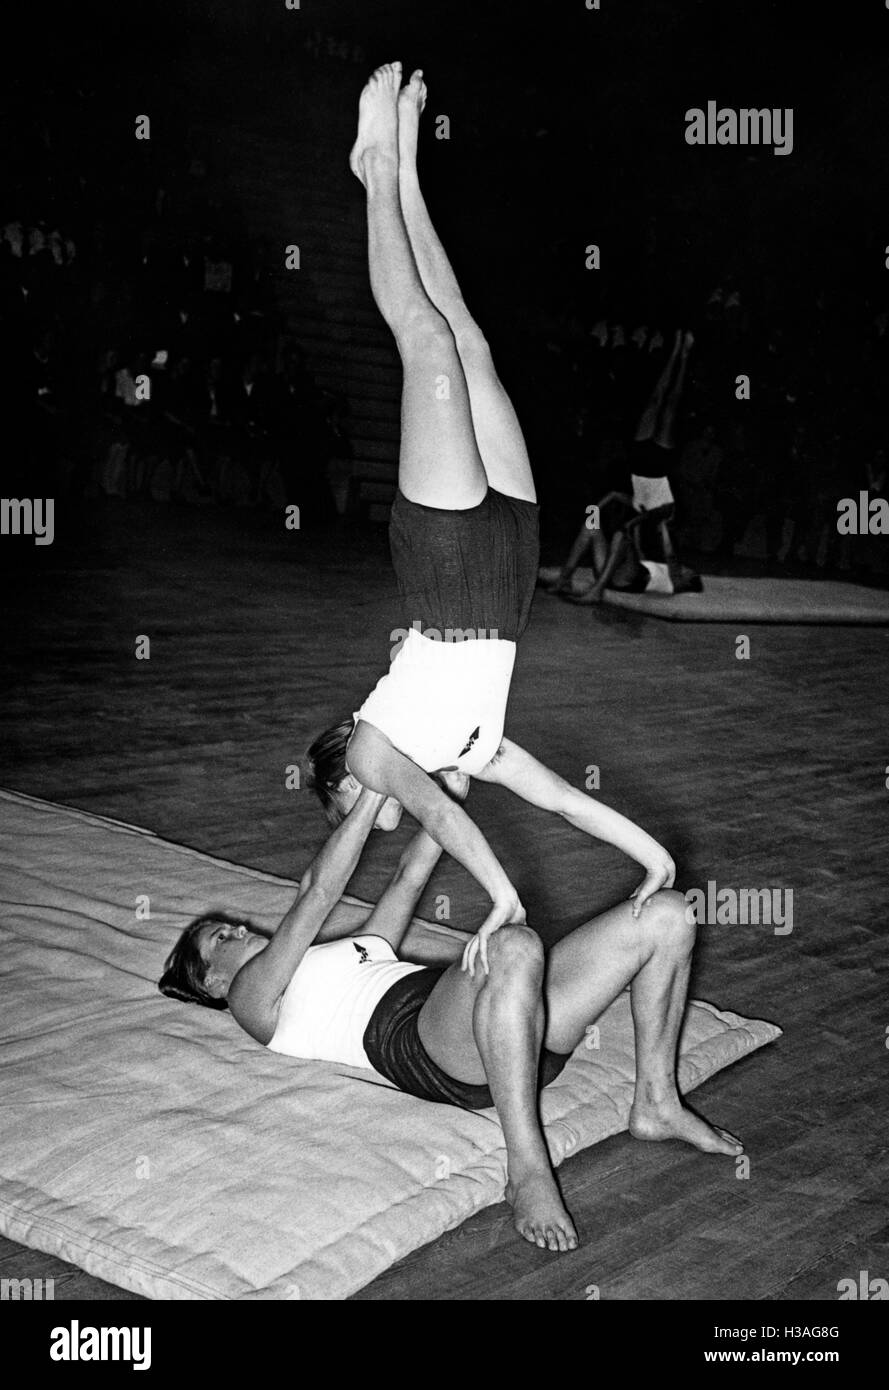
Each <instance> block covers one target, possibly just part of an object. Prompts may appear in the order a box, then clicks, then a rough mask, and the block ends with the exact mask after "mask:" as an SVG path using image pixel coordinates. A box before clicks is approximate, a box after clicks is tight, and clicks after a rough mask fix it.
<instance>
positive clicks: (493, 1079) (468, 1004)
mask: <svg viewBox="0 0 889 1390" xmlns="http://www.w3.org/2000/svg"><path fill="white" fill-rule="evenodd" d="M488 961H489V964H490V971H491V973H490V974H489V975H485V974H484V972H483V971H482V970H481V969H478V970H477V971H476V978H475V980H473V979H471V977H470V976H469V975H468V974H467V973H466V972H465V971H463V970H461V969H460V966H459V965H453V966H451V968H450V970H448V971H447V972H446V974H444V975H443V976H442V978H441V979H440V980H439V981H438V983H437V984H436V986H435V989H434V990H433V991H432V993H431V994H430V996H429V998H428V999H427V1000H426V1003H425V1004H424V1005H423V1008H422V1010H421V1011H420V1016H419V1020H418V1026H419V1032H420V1040H421V1041H422V1043H423V1046H424V1047H425V1048H426V1051H427V1052H428V1053H429V1055H430V1056H431V1057H432V1059H433V1061H434V1062H437V1063H438V1065H439V1066H440V1067H442V1068H443V1070H445V1071H446V1072H448V1074H449V1075H451V1076H454V1077H456V1078H457V1079H458V1080H460V1081H467V1082H470V1083H472V1084H480V1083H483V1082H484V1081H485V1080H487V1083H488V1086H489V1088H490V1091H491V1095H492V1097H493V1100H494V1104H495V1106H496V1108H497V1116H498V1118H499V1120H500V1123H501V1125H502V1127H503V1134H504V1138H505V1140H506V1152H507V1163H508V1184H507V1189H506V1196H507V1200H508V1201H509V1203H510V1204H511V1206H512V1208H513V1211H514V1213H515V1227H516V1230H517V1231H518V1232H519V1234H520V1235H522V1236H523V1237H524V1238H525V1240H527V1241H530V1242H531V1244H533V1245H538V1246H540V1248H541V1249H548V1250H553V1251H564V1250H573V1249H575V1248H576V1246H577V1243H578V1242H577V1231H576V1230H575V1228H574V1223H573V1222H572V1220H571V1218H570V1216H569V1215H568V1213H567V1211H566V1210H565V1207H564V1204H563V1202H562V1199H561V1196H560V1195H559V1189H558V1187H557V1186H556V1180H555V1177H554V1175H553V1170H552V1166H551V1164H550V1160H549V1154H548V1152H547V1148H546V1143H545V1140H544V1138H543V1131H542V1129H541V1126H540V1119H539V1115H538V1099H537V1073H538V1067H539V1062H540V1043H541V1038H542V1036H543V1027H544V1018H543V1001H542V997H541V985H542V981H543V969H544V958H543V947H542V945H541V942H540V938H539V937H538V936H537V935H536V933H534V932H532V931H529V929H528V928H527V927H520V926H507V927H501V928H500V930H499V931H498V932H496V933H495V934H494V935H493V936H492V937H491V940H490V943H489V946H488Z"/></svg>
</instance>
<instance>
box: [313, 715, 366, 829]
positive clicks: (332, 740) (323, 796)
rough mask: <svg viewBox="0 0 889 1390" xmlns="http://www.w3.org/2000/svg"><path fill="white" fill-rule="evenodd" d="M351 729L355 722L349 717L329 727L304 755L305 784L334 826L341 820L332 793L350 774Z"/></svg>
mask: <svg viewBox="0 0 889 1390" xmlns="http://www.w3.org/2000/svg"><path fill="white" fill-rule="evenodd" d="M354 729H355V720H354V719H353V717H352V716H351V715H349V718H348V719H343V720H341V721H340V723H339V724H333V725H331V727H330V728H329V729H325V730H324V733H323V734H319V735H318V737H317V738H316V739H315V742H314V743H313V744H312V746H311V748H310V749H309V751H308V753H307V754H306V762H307V763H308V777H307V779H306V785H307V786H309V787H311V788H312V789H313V790H314V791H315V792H316V794H317V796H318V800H319V801H320V802H321V806H322V809H323V811H324V814H325V816H326V817H327V819H328V821H329V823H330V824H331V825H332V826H334V827H335V826H337V825H339V824H340V822H341V821H342V819H343V813H342V811H341V810H340V808H339V806H337V804H336V801H335V800H334V796H333V793H334V792H335V791H336V789H337V787H339V785H340V783H341V782H343V781H344V780H345V778H346V777H348V775H349V769H348V768H347V767H346V747H347V745H348V742H349V739H350V738H351V737H352V733H353V731H354Z"/></svg>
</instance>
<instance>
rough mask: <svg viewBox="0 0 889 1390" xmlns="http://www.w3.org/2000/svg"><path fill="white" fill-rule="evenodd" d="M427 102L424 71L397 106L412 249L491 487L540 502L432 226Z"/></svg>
mask: <svg viewBox="0 0 889 1390" xmlns="http://www.w3.org/2000/svg"><path fill="white" fill-rule="evenodd" d="M425 102H426V87H425V84H424V82H423V75H422V72H421V71H419V70H418V71H417V72H415V73H414V74H413V75H412V77H411V80H410V82H409V83H408V85H407V86H406V87H405V88H404V90H403V91H402V93H401V96H400V98H399V102H398V156H399V170H398V179H399V191H400V195H401V206H402V211H403V214H404V221H405V226H406V227H407V233H408V237H409V239H410V244H411V249H412V251H413V255H414V260H415V263H416V266H417V270H418V272H419V275H420V279H421V280H422V283H423V287H424V289H425V291H426V294H427V295H428V297H429V299H430V300H431V301H432V303H433V304H434V305H435V307H436V308H437V309H438V310H439V312H440V313H441V314H442V315H443V316H444V318H445V319H447V321H448V324H449V325H450V328H451V331H452V333H453V335H454V340H455V343H456V348H457V352H458V353H459V355H460V361H461V363H462V365H463V373H464V376H465V380H466V384H467V388H468V391H469V402H470V409H471V412H472V425H473V429H474V431H475V437H476V441H477V446H478V452H479V454H480V455H481V460H482V463H483V465H484V470H485V474H486V475H487V480H488V483H489V484H490V486H491V487H492V488H495V489H496V490H497V491H498V492H503V493H506V494H507V496H509V497H519V498H523V499H524V500H525V501H528V502H536V500H537V493H536V491H535V488H534V478H533V475H532V473H531V465H530V462H529V460H528V450H527V447H526V445H525V438H524V435H523V434H522V429H521V426H520V424H519V421H518V417H517V415H516V412H515V410H514V408H513V404H512V401H511V400H510V399H509V396H508V395H507V393H506V391H505V389H504V387H503V383H502V382H501V381H500V378H499V376H498V375H497V371H496V368H495V366H494V361H493V358H492V356H491V350H490V348H489V347H488V343H487V341H486V339H485V337H484V334H483V333H482V331H481V329H480V328H479V326H478V324H477V323H476V322H475V320H474V319H473V317H472V315H471V314H470V312H469V310H468V309H467V307H466V303H465V301H464V299H463V295H462V293H461V290H460V286H459V284H458V283H457V277H456V275H455V274H454V271H453V268H452V266H451V264H450V261H449V260H448V258H447V255H446V253H445V250H444V247H443V246H442V244H441V241H440V239H439V237H438V234H437V233H436V231H435V228H434V226H433V225H432V219H431V218H430V216H429V211H428V209H427V207H426V202H425V199H424V198H423V194H422V191H421V189H420V182H419V178H418V175H417V135H418V130H419V120H420V113H421V111H422V109H423V107H424V105H425Z"/></svg>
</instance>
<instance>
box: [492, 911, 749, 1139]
mask: <svg viewBox="0 0 889 1390" xmlns="http://www.w3.org/2000/svg"><path fill="white" fill-rule="evenodd" d="M632 908H633V905H632V903H629V902H628V903H624V904H622V905H621V906H620V907H614V908H611V909H610V910H609V911H608V912H603V913H602V914H601V916H599V917H595V918H593V920H592V921H591V922H587V923H586V924H585V925H584V926H582V927H579V928H578V929H577V931H574V932H572V933H571V934H570V936H566V937H564V938H563V940H561V941H560V942H558V943H557V945H555V946H554V947H553V949H552V951H551V952H550V954H549V957H548V961H547V975H546V982H545V985H544V998H545V1002H546V1010H547V1027H546V1033H545V1036H544V1041H545V1043H546V1046H547V1047H550V1048H552V1050H553V1051H554V1052H571V1051H573V1050H574V1048H575V1047H576V1046H577V1044H578V1043H579V1042H580V1040H581V1038H582V1037H583V1036H584V1033H585V1032H586V1030H587V1028H588V1027H589V1026H590V1025H591V1024H592V1023H594V1022H595V1020H596V1019H597V1018H598V1017H599V1016H600V1014H601V1013H603V1012H604V1010H605V1009H606V1008H607V1007H608V1005H609V1004H610V1003H612V1001H613V1000H614V999H616V998H617V996H618V994H620V992H621V990H623V989H625V988H626V986H627V985H628V984H629V985H630V993H631V1000H632V1009H633V1025H634V1029H635V1038H636V1089H635V1095H634V1097H633V1106H632V1109H631V1111H630V1133H631V1134H632V1135H634V1136H635V1138H637V1139H683V1140H685V1141H686V1142H687V1143H689V1144H692V1145H694V1147H695V1148H698V1149H702V1150H703V1151H704V1152H705V1153H723V1154H730V1155H732V1156H736V1155H737V1154H740V1153H742V1152H743V1145H742V1144H741V1143H740V1142H739V1141H738V1140H737V1139H736V1138H735V1137H734V1135H731V1134H729V1133H728V1132H727V1131H726V1130H724V1129H716V1128H714V1126H712V1125H709V1124H707V1122H706V1120H702V1119H701V1118H700V1116H698V1115H696V1114H695V1113H694V1112H693V1111H692V1110H689V1109H688V1108H687V1107H686V1106H684V1105H683V1103H682V1100H681V1097H680V1095H679V1091H678V1089H677V1087H676V1054H677V1047H678V1042H679V1029H680V1027H681V1025H682V1019H683V1015H684V1013H685V1005H686V998H687V994H688V977H689V971H690V967H691V954H692V949H693V946H694V938H695V927H694V924H693V923H690V922H689V921H688V917H687V910H686V904H685V900H684V898H683V897H682V895H681V893H677V892H674V891H673V890H671V889H667V890H664V889H662V890H661V891H660V892H658V893H655V894H654V895H653V896H652V897H651V898H649V900H648V902H647V903H646V904H645V905H644V906H643V908H642V911H641V913H640V915H639V917H638V918H634V917H633V911H632ZM494 939H496V938H494Z"/></svg>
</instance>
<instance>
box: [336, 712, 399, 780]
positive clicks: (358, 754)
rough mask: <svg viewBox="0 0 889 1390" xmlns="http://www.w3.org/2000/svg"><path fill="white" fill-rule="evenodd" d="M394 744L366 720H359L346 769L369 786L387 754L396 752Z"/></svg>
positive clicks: (347, 750) (348, 754) (348, 749)
mask: <svg viewBox="0 0 889 1390" xmlns="http://www.w3.org/2000/svg"><path fill="white" fill-rule="evenodd" d="M394 751H395V749H394V744H393V743H392V742H391V740H390V739H388V738H387V737H386V735H385V734H384V733H381V732H380V730H379V729H377V728H375V727H374V725H373V724H368V722H367V720H366V719H359V720H358V723H357V724H356V726H355V732H354V733H353V734H352V737H351V739H350V740H349V745H348V747H347V749H346V767H347V769H348V771H349V772H351V773H352V776H353V777H357V778H358V781H359V782H363V783H364V784H365V785H367V779H368V778H369V777H373V775H374V772H375V770H376V769H377V768H378V767H379V766H380V763H381V761H382V760H383V759H384V758H385V757H386V754H387V753H392V752H394Z"/></svg>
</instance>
